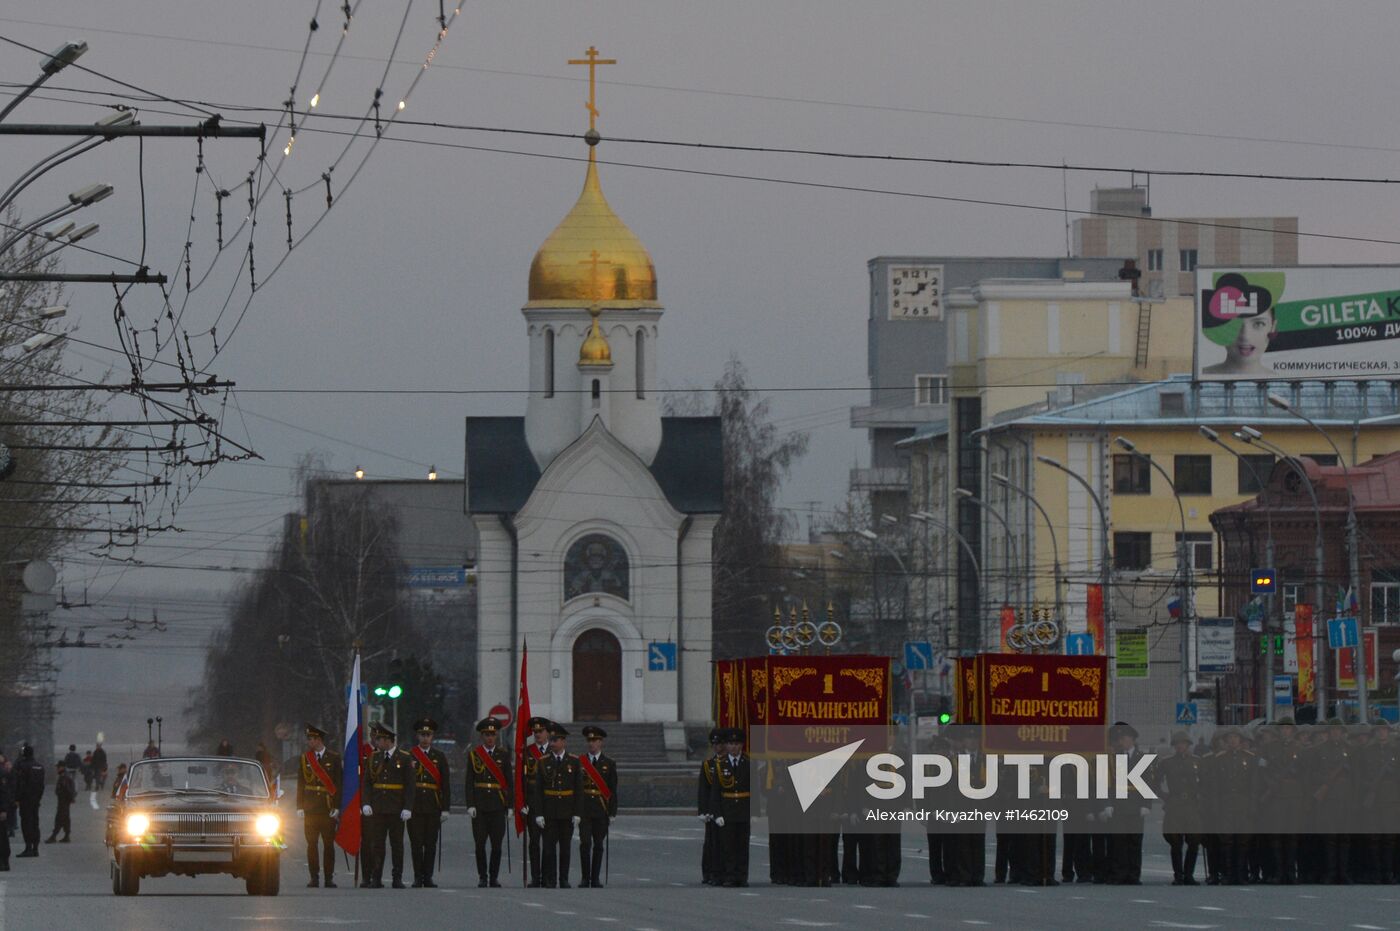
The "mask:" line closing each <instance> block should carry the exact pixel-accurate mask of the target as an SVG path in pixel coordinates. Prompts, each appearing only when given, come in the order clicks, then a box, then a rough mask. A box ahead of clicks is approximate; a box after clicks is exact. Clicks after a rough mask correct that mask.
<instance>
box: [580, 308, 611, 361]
mask: <svg viewBox="0 0 1400 931" xmlns="http://www.w3.org/2000/svg"><path fill="white" fill-rule="evenodd" d="M600 313H602V308H600V307H599V306H598V305H597V304H594V305H593V306H592V307H589V308H588V315H589V316H590V317H592V318H593V326H592V327H591V328H589V330H588V335H587V336H586V337H584V340H583V345H582V346H580V347H578V364H579V365H597V366H611V365H612V347H611V346H609V345H608V338H607V337H606V336H604V335H603V331H602V328H600V327H599V326H598V315H599V314H600Z"/></svg>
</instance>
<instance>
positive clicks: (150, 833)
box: [107, 756, 283, 895]
mask: <svg viewBox="0 0 1400 931" xmlns="http://www.w3.org/2000/svg"><path fill="white" fill-rule="evenodd" d="M107 844H108V846H110V847H111V848H112V853H113V859H112V891H113V892H114V893H116V894H117V895H136V894H137V893H138V892H139V891H140V889H141V878H142V877H143V876H168V875H170V874H171V873H174V874H176V875H184V876H195V875H198V874H200V873H228V874H230V875H232V876H236V877H238V878H240V879H242V880H244V881H245V882H246V883H247V886H248V894H249V895H276V894H277V891H278V887H279V885H280V881H279V880H280V875H281V873H280V870H281V862H280V858H281V852H282V847H283V843H282V822H281V818H279V817H278V815H277V804H276V800H275V799H273V797H272V793H271V791H269V789H268V785H267V780H266V779H265V778H264V776H263V770H262V767H261V766H259V765H258V764H257V763H255V762H254V761H252V760H242V759H238V758H236V757H226V756H216V757H177V758H171V759H154V760H142V761H140V762H139V763H135V764H133V765H132V767H131V770H130V771H129V772H128V773H127V776H126V782H125V783H124V784H123V785H122V786H121V787H120V788H119V789H118V791H117V797H116V801H115V802H113V804H112V808H111V810H110V812H109V813H108V817H107Z"/></svg>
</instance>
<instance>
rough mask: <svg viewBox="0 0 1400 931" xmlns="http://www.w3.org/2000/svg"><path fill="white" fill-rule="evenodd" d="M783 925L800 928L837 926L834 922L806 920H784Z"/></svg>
mask: <svg viewBox="0 0 1400 931" xmlns="http://www.w3.org/2000/svg"><path fill="white" fill-rule="evenodd" d="M781 923H782V924H785V925H797V926H798V927H799V928H830V927H831V926H832V925H834V924H836V922H834V921H808V920H806V919H805V918H784V919H783V920H782V922H781Z"/></svg>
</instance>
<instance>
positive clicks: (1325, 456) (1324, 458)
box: [1303, 453, 1337, 466]
mask: <svg viewBox="0 0 1400 931" xmlns="http://www.w3.org/2000/svg"><path fill="white" fill-rule="evenodd" d="M1303 455H1304V456H1307V457H1308V458H1309V459H1311V460H1312V461H1313V462H1316V463H1317V464H1318V465H1320V466H1334V465H1336V464H1337V454H1336V453H1303Z"/></svg>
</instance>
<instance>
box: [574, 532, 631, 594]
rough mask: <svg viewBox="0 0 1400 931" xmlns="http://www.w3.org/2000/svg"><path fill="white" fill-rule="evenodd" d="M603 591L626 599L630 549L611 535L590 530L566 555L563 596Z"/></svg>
mask: <svg viewBox="0 0 1400 931" xmlns="http://www.w3.org/2000/svg"><path fill="white" fill-rule="evenodd" d="M591 592H602V593H603V594H607V595H616V596H617V597H618V598H622V599H626V598H627V595H628V587H627V551H626V550H624V549H623V548H622V544H620V543H618V542H617V541H616V540H614V539H613V538H612V537H609V536H605V535H603V534H601V533H590V534H588V535H587V536H585V537H581V538H580V539H578V540H577V541H575V542H574V545H573V546H570V547H569V551H568V553H566V554H565V556H564V599H565V600H566V601H567V600H568V599H570V598H577V597H578V596H579V595H587V594H589V593H591Z"/></svg>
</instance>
